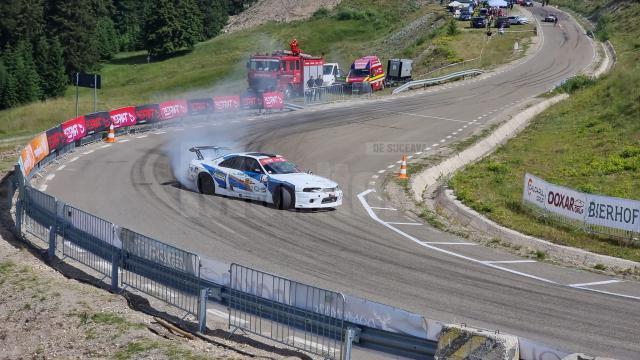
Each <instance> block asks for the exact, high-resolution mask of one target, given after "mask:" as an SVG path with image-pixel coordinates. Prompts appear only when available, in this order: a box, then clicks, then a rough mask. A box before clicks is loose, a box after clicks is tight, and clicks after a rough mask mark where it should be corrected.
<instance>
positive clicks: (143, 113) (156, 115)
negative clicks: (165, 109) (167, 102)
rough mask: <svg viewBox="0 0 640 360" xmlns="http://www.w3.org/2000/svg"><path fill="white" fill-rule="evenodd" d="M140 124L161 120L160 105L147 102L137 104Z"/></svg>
mask: <svg viewBox="0 0 640 360" xmlns="http://www.w3.org/2000/svg"><path fill="white" fill-rule="evenodd" d="M136 119H137V120H138V124H144V123H152V122H156V121H160V105H158V104H147V105H139V106H136Z"/></svg>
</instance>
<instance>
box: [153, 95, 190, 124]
mask: <svg viewBox="0 0 640 360" xmlns="http://www.w3.org/2000/svg"><path fill="white" fill-rule="evenodd" d="M188 112H189V107H188V106H187V101H186V100H170V101H163V102H161V103H160V119H162V120H171V119H177V118H181V117H183V116H186V115H187V113H188Z"/></svg>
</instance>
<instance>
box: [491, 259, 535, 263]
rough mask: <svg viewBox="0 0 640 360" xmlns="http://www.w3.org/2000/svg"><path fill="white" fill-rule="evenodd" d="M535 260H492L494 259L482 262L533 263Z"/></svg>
mask: <svg viewBox="0 0 640 360" xmlns="http://www.w3.org/2000/svg"><path fill="white" fill-rule="evenodd" d="M535 262H537V261H535V260H494V261H483V262H482V263H484V264H524V263H535Z"/></svg>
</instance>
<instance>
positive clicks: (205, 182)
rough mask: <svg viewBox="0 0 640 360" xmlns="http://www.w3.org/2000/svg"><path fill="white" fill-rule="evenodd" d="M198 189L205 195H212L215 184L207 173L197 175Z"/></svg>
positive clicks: (214, 190)
mask: <svg viewBox="0 0 640 360" xmlns="http://www.w3.org/2000/svg"><path fill="white" fill-rule="evenodd" d="M198 191H200V193H201V194H205V195H214V194H215V193H216V184H215V183H214V182H213V178H212V177H211V175H209V174H204V173H203V174H200V175H198Z"/></svg>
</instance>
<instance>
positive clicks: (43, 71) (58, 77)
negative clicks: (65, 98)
mask: <svg viewBox="0 0 640 360" xmlns="http://www.w3.org/2000/svg"><path fill="white" fill-rule="evenodd" d="M34 54H35V55H34V60H35V63H36V68H37V70H38V74H39V75H40V78H41V79H42V95H43V98H48V97H57V96H62V95H64V91H65V90H66V88H67V83H68V77H67V75H66V74H65V71H64V58H63V51H62V46H61V45H60V42H59V41H58V39H57V38H54V39H53V40H47V39H46V38H44V37H41V38H40V40H38V42H37V44H36V48H35V51H34Z"/></svg>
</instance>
